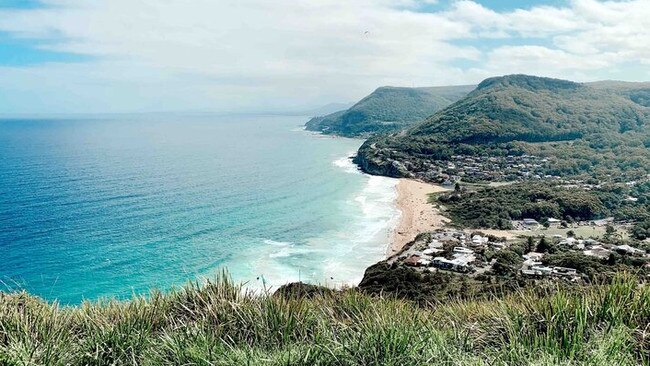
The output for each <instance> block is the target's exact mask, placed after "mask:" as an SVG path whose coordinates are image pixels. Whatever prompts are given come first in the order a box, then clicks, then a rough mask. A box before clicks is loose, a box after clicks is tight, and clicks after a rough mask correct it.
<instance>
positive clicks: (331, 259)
mask: <svg viewBox="0 0 650 366" xmlns="http://www.w3.org/2000/svg"><path fill="white" fill-rule="evenodd" d="M304 121H305V118H299V117H277V116H274V117H250V116H246V117H243V116H237V117H214V116H200V117H199V116H166V117H152V116H148V117H120V118H116V117H111V118H97V119H85V120H0V280H1V281H2V283H3V284H0V288H4V289H10V290H12V289H13V290H15V289H21V288H24V289H26V290H28V291H30V292H31V293H34V294H37V295H39V296H42V297H44V298H46V299H49V300H53V299H58V300H59V301H61V302H63V303H78V302H79V301H81V300H82V299H97V298H101V297H119V298H125V297H129V296H131V294H132V293H138V294H141V293H147V292H148V291H149V289H151V288H152V287H157V288H160V289H168V288H170V286H172V285H179V284H182V283H184V282H186V281H188V280H196V279H202V278H206V277H207V278H209V277H211V276H214V275H215V274H216V273H218V272H219V271H220V270H221V269H223V268H227V269H228V270H229V271H230V273H231V274H232V276H233V277H234V279H235V280H237V281H245V282H247V283H248V285H249V286H251V287H256V288H259V287H261V286H262V279H264V281H265V282H266V285H267V286H274V287H277V286H278V285H281V284H283V283H286V282H287V281H291V280H298V279H300V280H307V281H311V282H319V283H329V284H334V285H336V284H341V283H348V282H353V281H356V280H358V279H359V278H360V277H361V275H362V274H363V271H364V269H365V267H366V266H367V265H369V264H371V263H373V262H375V261H377V260H378V259H381V257H382V256H383V253H384V250H385V246H386V243H387V236H388V230H389V225H390V224H391V220H394V219H395V217H396V216H397V211H396V209H395V208H394V206H393V200H394V197H395V192H394V184H395V182H394V181H393V180H390V179H387V178H379V177H368V176H365V175H362V174H360V173H359V172H357V171H356V170H355V169H354V167H353V166H352V165H351V163H350V162H349V161H348V160H347V159H346V158H347V156H349V155H350V154H351V153H352V152H354V151H355V150H356V149H357V148H358V146H359V145H360V144H361V141H360V140H352V139H340V138H325V137H321V136H316V135H313V134H309V133H307V132H305V131H302V130H301V129H300V125H302V124H303V123H304Z"/></svg>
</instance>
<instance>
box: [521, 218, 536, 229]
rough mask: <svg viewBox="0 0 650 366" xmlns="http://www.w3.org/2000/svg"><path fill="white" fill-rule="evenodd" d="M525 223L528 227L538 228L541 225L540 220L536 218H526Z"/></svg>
mask: <svg viewBox="0 0 650 366" xmlns="http://www.w3.org/2000/svg"><path fill="white" fill-rule="evenodd" d="M523 224H524V226H525V227H526V228H527V229H536V228H538V227H539V222H537V220H535V219H524V220H523Z"/></svg>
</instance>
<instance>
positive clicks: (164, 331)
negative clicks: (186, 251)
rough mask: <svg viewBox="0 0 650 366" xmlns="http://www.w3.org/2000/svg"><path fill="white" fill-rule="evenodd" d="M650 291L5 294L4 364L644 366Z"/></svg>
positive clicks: (0, 343) (626, 281)
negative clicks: (463, 297)
mask: <svg viewBox="0 0 650 366" xmlns="http://www.w3.org/2000/svg"><path fill="white" fill-rule="evenodd" d="M649 323H650V287H648V286H647V285H638V283H637V282H636V281H634V280H633V279H632V278H631V277H630V278H628V277H625V276H621V277H619V278H617V280H616V281H615V282H614V283H613V284H609V285H603V286H594V287H590V288H581V289H580V290H578V291H569V292H567V291H562V290H559V291H557V292H555V293H553V294H547V295H539V294H533V293H528V292H526V293H519V294H516V295H512V296H509V297H505V298H502V299H494V300H490V301H486V300H483V301H447V302H444V303H440V304H435V305H431V306H430V307H427V308H419V307H416V306H415V305H414V304H412V303H409V302H405V301H399V300H394V299H380V298H372V297H369V296H366V295H363V294H360V293H358V292H356V291H354V290H350V291H347V292H345V293H335V294H332V295H325V296H318V297H314V298H311V299H306V298H298V297H293V298H286V297H280V296H260V295H254V294H250V293H246V292H245V291H242V289H241V288H240V287H238V286H236V285H233V284H232V283H231V282H230V281H228V280H227V279H226V277H221V278H220V279H217V280H216V281H214V282H212V283H208V284H205V285H202V286H197V285H188V286H187V287H185V288H183V289H181V290H178V291H176V292H173V293H169V294H160V293H154V294H152V295H151V296H150V297H149V298H148V299H144V298H136V299H133V300H131V301H128V302H104V303H84V304H82V305H80V306H78V307H60V306H57V305H56V304H48V303H45V302H43V301H41V300H39V299H37V298H35V297H32V296H29V295H28V294H25V293H16V294H0V364H2V365H160V364H175V365H395V366H397V365H639V364H648V361H649V360H650V358H649V352H650V335H649V334H648V332H649V331H650V326H649V325H648V324H649Z"/></svg>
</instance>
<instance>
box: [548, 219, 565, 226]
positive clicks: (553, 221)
mask: <svg viewBox="0 0 650 366" xmlns="http://www.w3.org/2000/svg"><path fill="white" fill-rule="evenodd" d="M547 222H548V226H549V227H560V224H561V223H562V220H558V219H554V218H552V217H551V218H549V219H548V220H547Z"/></svg>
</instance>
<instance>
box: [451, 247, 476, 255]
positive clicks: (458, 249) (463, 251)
mask: <svg viewBox="0 0 650 366" xmlns="http://www.w3.org/2000/svg"><path fill="white" fill-rule="evenodd" d="M454 253H455V254H461V255H470V254H474V251H473V250H471V249H469V248H463V247H454Z"/></svg>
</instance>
